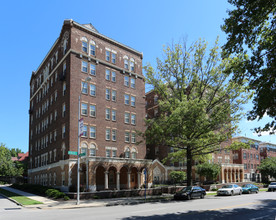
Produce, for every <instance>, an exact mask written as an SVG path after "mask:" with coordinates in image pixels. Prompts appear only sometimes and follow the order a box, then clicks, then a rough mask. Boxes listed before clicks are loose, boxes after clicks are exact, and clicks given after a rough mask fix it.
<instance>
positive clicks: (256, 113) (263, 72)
mask: <svg viewBox="0 0 276 220" xmlns="http://www.w3.org/2000/svg"><path fill="white" fill-rule="evenodd" d="M228 2H229V3H230V4H232V5H233V6H235V7H236V8H235V9H234V10H232V11H229V12H228V14H229V18H227V19H225V23H224V25H223V26H222V30H223V31H224V32H225V33H226V34H227V43H226V44H225V45H224V47H223V49H224V52H225V55H226V56H229V55H230V54H234V55H235V54H240V53H242V54H244V55H247V56H248V59H247V60H246V61H245V62H244V63H243V65H242V66H243V68H242V69H241V70H242V71H241V72H237V73H235V75H234V79H235V80H237V81H239V80H241V79H244V78H248V79H249V86H250V88H251V89H252V90H255V96H254V98H253V104H254V107H253V109H252V110H251V111H250V112H249V114H248V119H249V120H255V119H258V120H260V119H262V118H263V116H264V115H265V114H267V115H268V116H270V117H271V118H272V121H271V122H269V123H267V124H266V125H265V126H264V127H263V128H261V127H258V128H255V131H256V132H258V133H259V132H261V131H270V134H273V133H275V131H276V83H275V82H276V60H275V57H276V53H275V52H276V1H275V0H266V1H264V0H254V1H252V0H239V1H237V0H228Z"/></svg>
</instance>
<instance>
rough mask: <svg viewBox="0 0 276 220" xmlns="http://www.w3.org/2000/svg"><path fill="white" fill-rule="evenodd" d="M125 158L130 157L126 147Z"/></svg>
mask: <svg viewBox="0 0 276 220" xmlns="http://www.w3.org/2000/svg"><path fill="white" fill-rule="evenodd" d="M125 158H130V152H129V148H127V149H126V151H125Z"/></svg>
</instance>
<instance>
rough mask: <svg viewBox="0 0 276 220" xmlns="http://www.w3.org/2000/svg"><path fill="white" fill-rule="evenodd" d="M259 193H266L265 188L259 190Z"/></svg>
mask: <svg viewBox="0 0 276 220" xmlns="http://www.w3.org/2000/svg"><path fill="white" fill-rule="evenodd" d="M259 191H260V192H266V191H267V188H260V189H259Z"/></svg>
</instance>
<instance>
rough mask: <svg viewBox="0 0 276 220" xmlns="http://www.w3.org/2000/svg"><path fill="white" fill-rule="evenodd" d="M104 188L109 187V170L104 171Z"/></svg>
mask: <svg viewBox="0 0 276 220" xmlns="http://www.w3.org/2000/svg"><path fill="white" fill-rule="evenodd" d="M104 188H105V189H108V171H105V172H104Z"/></svg>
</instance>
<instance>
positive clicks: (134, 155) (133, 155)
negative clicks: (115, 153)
mask: <svg viewBox="0 0 276 220" xmlns="http://www.w3.org/2000/svg"><path fill="white" fill-rule="evenodd" d="M131 157H132V159H136V157H137V153H136V151H133V152H132V153H131Z"/></svg>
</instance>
